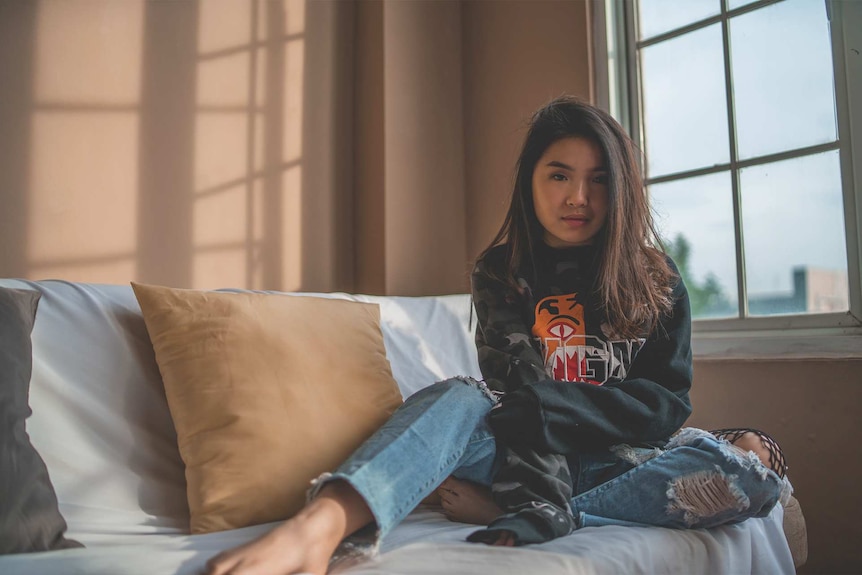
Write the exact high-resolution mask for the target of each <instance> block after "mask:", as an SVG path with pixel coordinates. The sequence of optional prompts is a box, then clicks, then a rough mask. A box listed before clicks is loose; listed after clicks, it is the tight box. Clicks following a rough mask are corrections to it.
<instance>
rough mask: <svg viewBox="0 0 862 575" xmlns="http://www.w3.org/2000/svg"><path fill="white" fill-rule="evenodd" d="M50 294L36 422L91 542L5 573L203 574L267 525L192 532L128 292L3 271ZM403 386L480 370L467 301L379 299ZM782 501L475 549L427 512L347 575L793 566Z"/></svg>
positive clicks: (2, 569)
mask: <svg viewBox="0 0 862 575" xmlns="http://www.w3.org/2000/svg"><path fill="white" fill-rule="evenodd" d="M0 286H5V287H16V288H23V289H32V290H39V291H41V292H42V299H41V301H40V303H39V307H38V311H37V315H36V322H35V327H34V330H33V333H32V341H33V375H32V380H31V388H30V405H31V407H32V410H33V415H32V416H31V417H30V419H28V422H27V430H28V432H29V434H30V437H31V440H32V443H33V444H34V446H35V447H36V449H37V450H38V451H39V453H40V454H41V456H42V458H43V459H44V460H45V462H46V464H47V467H48V471H49V474H50V477H51V481H52V483H53V485H54V487H55V489H56V492H57V496H58V499H59V506H60V512H61V513H62V514H63V516H64V517H65V519H66V521H67V523H68V533H67V537H70V538H72V539H75V540H77V541H79V542H81V543H83V544H84V545H85V549H69V550H63V551H51V552H42V553H31V554H19V555H7V556H3V557H0V573H3V574H6V575H18V574H25V573H28V574H29V573H39V574H46V575H50V574H58V575H59V574H64V575H66V574H74V573H82V574H83V573H86V574H101V573H105V574H133V573H142V574H143V573H147V574H150V573H196V572H198V571H199V570H200V569H201V567H202V566H203V565H204V564H205V562H206V561H207V559H208V558H209V557H211V556H212V555H214V554H216V553H217V552H219V551H220V550H222V549H225V548H228V547H231V546H234V545H237V544H240V543H243V542H245V541H248V540H249V539H251V538H253V537H255V536H257V535H259V534H261V533H263V532H264V531H266V530H267V529H269V528H270V527H271V526H272V524H270V525H260V526H253V527H247V528H244V529H236V530H231V531H223V532H217V533H210V534H205V535H190V534H189V533H188V524H189V516H188V505H187V503H186V492H185V489H186V485H185V479H184V469H183V463H182V461H181V459H180V456H179V453H178V450H177V445H176V434H175V431H174V428H173V423H172V420H171V416H170V413H169V411H168V406H167V403H166V400H165V395H164V390H163V387H162V382H161V378H160V376H159V370H158V367H157V366H156V362H155V358H154V354H153V348H152V345H151V343H150V340H149V337H148V335H147V330H146V328H145V325H144V321H143V318H142V316H141V312H140V308H139V306H138V303H137V301H136V299H135V297H134V295H133V293H132V290H131V288H130V287H128V286H106V285H92V284H76V283H68V282H61V281H44V282H25V281H21V280H0ZM324 297H340V298H347V299H354V300H359V301H367V302H373V303H378V304H379V305H380V309H381V318H382V329H383V334H384V340H385V344H386V349H387V355H388V358H389V360H390V363H391V365H392V371H393V375H394V377H395V379H396V380H397V382H398V384H399V387H400V389H401V392H402V394H403V395H404V396H405V397H406V396H408V395H410V394H411V393H413V392H415V391H416V390H418V389H420V388H421V387H423V386H425V385H428V384H430V383H432V382H434V381H436V380H440V379H444V378H446V377H449V376H453V375H472V376H478V375H479V370H478V366H477V362H476V352H475V348H474V345H473V341H472V334H471V332H470V330H469V327H468V322H469V317H470V300H469V297H468V296H466V295H455V296H441V297H420V298H404V297H370V296H352V295H346V294H326V295H325V296H324ZM783 513H784V510H783V509H782V508H781V506H777V507H776V508H775V510H774V511H773V512H772V514H771V515H769V516H768V517H766V518H763V519H751V520H748V521H745V522H743V523H741V524H738V525H732V526H725V527H719V528H715V529H710V530H691V531H675V530H670V529H662V528H634V527H616V526H613V527H600V528H586V529H582V530H579V531H576V532H575V533H573V534H572V535H570V536H568V537H565V538H562V539H558V540H556V541H552V542H550V543H547V544H543V545H538V546H532V547H524V548H490V547H485V546H479V545H473V544H469V543H466V542H465V541H464V538H465V536H466V535H467V534H469V533H470V532H471V531H472V529H473V528H472V527H471V526H465V525H459V524H454V523H450V522H448V521H447V520H446V519H445V518H444V517H443V516H442V515H441V514H440V513H437V512H436V511H434V510H433V509H430V508H420V509H419V510H417V511H416V512H414V513H412V514H411V515H410V516H409V517H408V518H407V520H406V521H405V522H404V523H403V524H402V525H400V526H399V527H398V528H396V529H395V530H394V531H393V532H392V533H391V534H390V536H388V537H387V538H386V540H385V541H384V542H383V546H382V556H381V558H380V560H379V561H378V562H377V563H375V564H370V563H365V564H360V565H357V566H354V567H352V568H350V570H349V571H348V572H349V573H353V574H364V573H384V574H388V573H391V574H409V573H435V572H439V573H512V574H515V573H518V574H521V573H750V572H760V573H793V572H794V566H793V559H792V558H791V553H790V550H789V548H788V544H787V540H786V538H785V536H784V533H783V531H782V518H783Z"/></svg>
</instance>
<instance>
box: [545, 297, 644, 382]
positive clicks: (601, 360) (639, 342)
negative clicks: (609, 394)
mask: <svg viewBox="0 0 862 575" xmlns="http://www.w3.org/2000/svg"><path fill="white" fill-rule="evenodd" d="M584 316H585V313H584V305H583V304H582V303H581V302H580V300H579V298H578V294H577V293H573V294H568V295H552V296H548V297H546V298H544V299H542V300H541V301H539V303H538V304H536V314H535V318H536V321H535V324H534V325H533V336H534V337H535V338H536V339H537V340H538V341H539V345H540V347H541V349H542V354H543V359H544V361H545V371H547V372H548V375H549V376H550V377H552V378H553V379H555V380H557V381H580V382H584V383H591V384H593V385H604V384H605V383H607V382H608V381H611V380H617V381H622V380H623V379H625V377H626V374H627V373H628V371H629V369H630V368H631V365H632V362H633V361H634V359H635V357H636V356H637V353H638V351H640V349H641V348H642V347H643V345H644V342H645V341H646V340H644V339H616V340H612V339H608V338H607V335H609V334H607V335H606V334H604V333H602V332H607V331H608V329H607V325H604V324H603V325H602V326H601V330H600V332H599V333H594V332H595V331H596V330H594V329H593V330H587V325H586V321H585V317H584Z"/></svg>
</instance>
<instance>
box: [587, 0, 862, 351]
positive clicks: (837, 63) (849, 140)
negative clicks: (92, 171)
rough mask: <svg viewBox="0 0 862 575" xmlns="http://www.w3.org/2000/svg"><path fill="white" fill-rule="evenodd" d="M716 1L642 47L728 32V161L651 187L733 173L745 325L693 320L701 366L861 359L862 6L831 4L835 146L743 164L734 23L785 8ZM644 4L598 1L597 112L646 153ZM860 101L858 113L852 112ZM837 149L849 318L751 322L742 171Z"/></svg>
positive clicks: (594, 27)
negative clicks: (701, 32)
mask: <svg viewBox="0 0 862 575" xmlns="http://www.w3.org/2000/svg"><path fill="white" fill-rule="evenodd" d="M718 1H719V2H720V6H721V10H720V12H719V14H717V15H714V16H711V17H708V18H704V19H702V20H699V21H697V22H693V23H690V24H688V25H685V26H682V27H679V28H675V29H673V30H670V31H667V32H664V33H662V34H658V35H656V36H654V37H652V38H648V39H647V40H646V41H644V42H642V43H641V47H643V46H645V45H646V46H648V45H653V44H656V43H659V42H661V41H664V40H668V39H670V38H674V37H677V36H680V35H682V34H685V33H687V32H690V31H693V30H696V29H701V28H703V27H706V26H709V25H713V24H716V23H719V24H721V28H722V35H723V50H724V74H725V89H726V97H727V99H728V100H727V105H728V124H729V125H728V129H729V131H730V133H729V138H730V147H731V157H730V162H727V163H725V164H721V165H719V166H714V167H709V168H703V169H696V170H686V171H683V172H678V173H674V174H664V175H662V176H660V177H657V178H652V179H649V180H648V181H649V183H651V184H654V183H662V182H665V181H673V180H678V179H682V178H685V177H694V176H697V175H705V174H710V173H718V172H725V171H729V172H730V175H731V181H732V190H733V196H734V197H733V206H734V233H735V236H736V246H735V249H736V254H737V256H736V260H737V274H738V277H737V289H738V298H739V299H738V301H739V310H740V311H739V313H740V316H739V317H734V318H722V319H701V320H694V321H693V322H692V331H693V337H692V347H693V349H694V353H695V355H696V356H697V357H702V358H706V359H712V358H715V359H723V358H787V357H794V358H862V59H860V58H859V55H858V53H855V52H852V50H851V48H850V47H851V46H858V45H859V44H860V43H862V2H841V1H840V0H824V1H825V3H826V11H827V17H828V18H829V21H830V36H831V43H832V60H833V68H834V80H835V98H836V115H837V121H838V133H837V141H836V142H834V143H829V144H822V145H815V146H810V147H808V148H803V149H798V150H791V151H785V152H780V153H776V154H769V155H766V156H761V157H758V158H752V159H746V160H742V161H740V160H738V158H737V157H736V149H735V148H736V143H735V137H736V134H735V128H734V126H733V123H734V122H735V121H736V119H735V118H734V112H735V110H734V106H733V101H732V100H733V86H732V84H731V80H732V78H731V70H730V59H729V50H730V38H729V26H728V21H729V19H730V18H733V17H735V16H739V15H742V14H746V13H749V12H752V11H755V10H758V9H761V8H764V7H767V6H771V5H774V4H778V3H780V2H782V1H784V0H758V1H756V2H752V3H750V4H746V5H744V6H740V7H738V8H735V9H733V10H728V6H727V4H728V2H727V0H718ZM637 2H638V0H593V1H592V2H591V5H590V7H591V19H592V22H591V32H592V36H593V59H594V61H593V70H594V71H595V76H594V94H593V96H594V101H595V102H596V104H598V105H599V106H601V107H603V108H604V109H607V110H609V111H610V112H611V113H612V114H613V115H614V116H615V117H616V118H617V119H618V120H619V121H620V123H621V124H622V125H623V127H624V128H626V130H627V131H628V132H629V134H630V135H631V137H632V139H633V140H634V141H635V142H636V143H638V144H639V145H640V146H641V148H642V149H644V134H643V131H642V129H641V118H642V102H643V99H642V97H641V93H640V86H641V84H640V77H639V74H640V69H639V68H640V67H639V65H629V64H630V63H631V64H637V63H638V49H639V46H638V43H637V13H636V10H637ZM853 23H856V25H855V26H854V25H853ZM854 102H856V104H855V105H853V104H852V103H854ZM854 143H855V147H854ZM836 149H837V150H838V152H839V158H840V162H841V181H842V195H843V199H844V225H845V234H846V251H847V277H848V284H849V285H848V288H849V294H848V295H849V308H850V309H849V310H848V311H846V312H838V313H826V314H786V315H770V316H755V317H750V316H747V313H748V309H747V307H748V303H747V297H746V291H745V290H746V288H745V283H744V278H745V273H744V269H743V268H744V267H745V261H744V252H743V244H742V231H741V222H740V217H739V216H740V214H739V202H740V192H739V185H738V184H739V171H738V170H739V169H741V168H743V167H747V166H749V165H762V164H765V163H768V162H772V161H777V160H781V159H790V158H795V157H802V156H806V155H809V154H812V153H817V152H823V151H829V150H836ZM854 152H855V153H854Z"/></svg>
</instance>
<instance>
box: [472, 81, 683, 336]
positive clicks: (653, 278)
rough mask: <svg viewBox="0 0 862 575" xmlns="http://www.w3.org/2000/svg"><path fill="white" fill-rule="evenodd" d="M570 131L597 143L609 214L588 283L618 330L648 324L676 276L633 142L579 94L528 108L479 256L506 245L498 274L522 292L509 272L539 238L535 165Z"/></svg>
mask: <svg viewBox="0 0 862 575" xmlns="http://www.w3.org/2000/svg"><path fill="white" fill-rule="evenodd" d="M569 137H583V138H589V139H590V140H592V141H594V142H595V143H596V144H598V146H599V147H600V148H601V150H602V154H603V156H604V160H605V166H606V168H607V172H608V204H609V205H608V216H607V220H606V221H605V225H604V226H602V229H601V231H599V233H598V234H597V235H596V237H595V238H594V243H595V244H596V247H597V250H598V251H597V257H598V260H599V263H598V274H597V275H596V279H595V285H594V286H593V289H594V291H595V292H596V294H597V295H598V296H599V298H600V301H601V302H602V306H603V308H604V310H605V312H606V314H607V317H608V321H609V322H610V325H611V327H612V328H613V330H614V332H616V333H617V334H618V335H620V336H623V337H638V336H640V335H643V333H644V331H646V332H652V331H653V329H654V328H655V327H656V324H657V323H658V321H659V318H660V316H661V315H662V314H668V313H670V311H671V309H672V306H673V302H672V298H671V294H672V291H673V284H674V282H675V281H676V280H677V276H676V274H674V272H673V271H672V270H671V268H670V266H669V265H668V264H667V261H666V260H665V257H664V248H663V246H662V244H661V241H660V240H659V237H658V234H657V233H656V229H655V226H654V224H653V219H652V213H651V212H650V208H649V203H648V202H647V198H646V192H645V190H644V184H643V177H642V176H641V168H640V165H639V164H638V161H637V160H638V155H639V150H638V148H637V146H635V144H634V142H632V140H631V138H629V136H628V135H627V134H626V133H625V130H623V128H622V126H620V125H619V124H618V123H617V121H616V120H614V119H613V118H612V117H611V116H610V115H609V114H607V113H606V112H604V111H602V110H600V109H598V108H596V107H594V106H591V105H589V104H587V103H585V102H582V101H581V100H578V99H577V98H574V97H571V96H562V97H559V98H556V99H554V100H552V101H551V102H549V103H548V104H547V105H545V106H543V107H542V108H540V109H539V110H538V111H537V112H536V113H535V114H533V117H532V119H531V120H530V127H529V131H528V132H527V136H526V138H525V140H524V146H523V148H522V149H521V155H520V157H519V158H518V163H517V165H516V174H515V185H514V189H513V191H512V199H511V202H510V204H509V210H508V212H507V213H506V218H505V220H504V221H503V225H502V226H501V227H500V230H499V231H498V232H497V235H496V236H495V237H494V239H493V240H492V241H491V243H490V245H489V246H488V247H487V248H485V250H484V251H483V252H482V253H481V254H480V255H479V259H482V258H483V257H485V255H486V254H487V253H488V251H490V250H491V248H493V247H495V246H497V245H500V244H503V245H505V247H506V252H505V255H506V270H505V275H504V276H503V277H500V278H497V279H499V280H501V281H503V282H504V283H506V284H507V285H508V286H509V287H510V288H511V289H512V291H513V292H515V293H520V288H519V287H518V285H517V281H516V279H515V276H516V275H517V273H518V270H519V268H520V267H521V264H523V263H528V264H530V267H533V268H534V269H535V266H534V265H533V254H534V253H535V249H534V248H535V245H536V243H537V242H542V241H544V240H543V235H544V234H543V229H542V226H541V224H540V223H539V220H538V218H537V217H536V209H535V206H534V205H533V171H534V170H535V167H536V164H537V163H538V161H539V159H540V158H541V157H542V154H544V153H545V150H546V149H547V148H548V146H550V145H551V144H553V143H554V142H556V141H557V140H560V139H562V138H569Z"/></svg>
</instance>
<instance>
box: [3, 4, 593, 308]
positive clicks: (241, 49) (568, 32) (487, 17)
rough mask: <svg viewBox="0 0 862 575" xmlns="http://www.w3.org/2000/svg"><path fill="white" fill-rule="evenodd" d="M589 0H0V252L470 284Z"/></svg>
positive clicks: (418, 288) (351, 284)
mask: <svg viewBox="0 0 862 575" xmlns="http://www.w3.org/2000/svg"><path fill="white" fill-rule="evenodd" d="M586 7H587V4H586V3H583V2H553V1H551V2H545V1H533V2H530V1H522V0H518V1H500V2H482V1H469V2H461V3H458V2H435V1H433V0H425V1H417V2H394V1H386V2H381V1H379V0H369V1H365V2H361V3H352V2H326V1H319V2H307V1H306V0H276V1H271V2H270V1H266V2H265V1H263V0H248V1H246V2H236V1H234V0H208V1H207V2H194V1H188V2H157V1H142V0H128V1H125V2H114V1H112V0H88V1H83V0H77V1H64V2H58V1H51V0H42V1H28V0H9V1H7V2H3V3H2V6H0V10H2V12H0V14H2V18H0V74H2V76H0V79H2V81H0V127H2V131H3V135H4V137H3V139H2V142H0V202H2V205H3V206H4V210H3V211H2V212H0V241H2V245H3V251H2V253H0V274H2V275H4V276H18V277H26V278H48V277H58V278H63V279H68V280H76V281H92V282H104V283H126V282H128V281H130V280H136V281H142V282H151V283H160V284H167V285H172V286H177V287H201V288H209V287H223V286H234V287H246V288H264V289H281V290H315V291H327V290H347V291H364V292H369V293H392V294H402V295H419V294H426V293H452V292H461V291H465V290H467V289H468V274H469V268H470V263H469V262H470V260H472V258H473V257H475V255H476V254H477V253H478V251H479V250H480V249H481V247H482V246H484V244H486V243H487V242H488V241H489V240H490V239H491V237H492V235H493V233H494V231H495V230H496V228H497V226H498V225H499V223H500V222H501V221H502V217H503V213H504V206H505V203H506V199H507V196H508V194H509V190H510V188H511V179H510V175H511V173H512V166H513V164H514V160H515V158H516V155H517V149H518V146H519V144H520V140H521V138H522V137H523V127H524V125H525V122H526V120H527V119H528V118H529V115H530V113H531V112H532V111H533V110H534V109H535V108H536V106H537V105H539V104H541V103H543V102H545V101H547V100H548V99H550V98H551V97H553V96H555V95H558V94H560V93H563V92H569V93H575V94H578V95H581V96H585V97H586V96H588V95H589V92H590V90H589V73H588V72H589V71H588V69H587V65H586V62H588V60H589V58H588V45H589V41H588V36H587V33H586V30H587V18H586V12H587V10H586Z"/></svg>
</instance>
